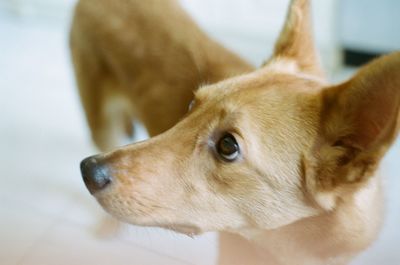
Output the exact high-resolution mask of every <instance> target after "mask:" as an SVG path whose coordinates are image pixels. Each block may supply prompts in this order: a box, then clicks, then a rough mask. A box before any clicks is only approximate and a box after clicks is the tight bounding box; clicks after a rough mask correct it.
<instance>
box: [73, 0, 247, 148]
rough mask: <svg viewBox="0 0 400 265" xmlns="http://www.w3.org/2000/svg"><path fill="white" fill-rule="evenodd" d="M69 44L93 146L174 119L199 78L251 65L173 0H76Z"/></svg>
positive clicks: (152, 130)
mask: <svg viewBox="0 0 400 265" xmlns="http://www.w3.org/2000/svg"><path fill="white" fill-rule="evenodd" d="M70 44H71V51H72V58H73V62H74V66H75V73H76V76H77V81H78V87H79V92H80V96H81V100H82V104H83V106H84V109H85V113H86V117H87V120H88V124H89V127H90V129H91V132H92V138H93V140H94V142H95V143H96V145H97V146H98V147H99V148H100V149H101V150H108V149H111V148H112V147H115V146H117V145H120V144H122V143H124V140H125V139H127V138H128V137H130V136H132V122H133V121H135V120H139V121H141V122H142V123H143V124H144V125H145V127H146V129H147V130H148V132H149V134H150V136H154V135H157V134H160V133H162V132H164V131H165V130H167V129H169V128H170V127H172V126H173V125H175V124H176V123H177V122H178V120H179V119H180V118H182V116H183V115H184V114H185V113H186V112H187V108H188V105H189V103H190V101H191V100H192V98H193V91H194V90H196V89H197V88H198V87H199V85H201V84H206V83H215V82H217V81H220V80H222V79H225V78H227V77H231V76H234V75H237V74H242V73H244V72H249V71H251V70H252V67H251V66H250V65H248V64H247V63H246V62H244V61H243V60H242V59H240V58H239V57H238V56H237V55H235V54H233V53H231V52H230V51H228V50H226V49H225V48H223V47H222V46H220V45H219V44H218V43H216V42H214V41H212V40H211V39H210V38H208V37H207V36H206V35H205V34H204V32H203V31H201V30H200V28H199V27H198V26H197V25H196V24H195V23H194V22H193V21H192V20H191V18H190V17H189V16H188V15H187V14H186V13H185V12H184V11H183V10H182V9H181V7H180V6H179V5H178V3H177V2H176V1H175V0H163V1H160V0H146V1H141V0H125V1H121V0H118V1H115V0H81V1H80V2H79V3H78V5H77V7H76V10H75V17H74V20H73V25H72V29H71V40H70Z"/></svg>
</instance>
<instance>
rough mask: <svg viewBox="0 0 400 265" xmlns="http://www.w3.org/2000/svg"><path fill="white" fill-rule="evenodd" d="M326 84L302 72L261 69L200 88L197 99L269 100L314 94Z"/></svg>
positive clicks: (205, 100)
mask: <svg viewBox="0 0 400 265" xmlns="http://www.w3.org/2000/svg"><path fill="white" fill-rule="evenodd" d="M323 86H324V83H323V81H321V80H319V79H315V78H313V77H312V76H308V75H303V74H301V73H289V72H276V71H274V70H271V69H270V68H262V69H259V70H258V71H255V72H253V73H249V74H245V75H241V76H238V77H234V78H231V79H227V80H224V81H222V82H219V83H216V84H212V85H206V86H203V87H200V88H199V89H198V90H197V91H196V92H195V101H196V102H197V103H198V104H199V103H204V102H210V101H212V102H223V103H225V104H228V103H229V102H230V101H234V102H235V104H236V105H240V104H244V103H249V102H254V101H258V100H262V101H264V102H265V101H269V100H277V99H282V97H283V98H286V99H288V97H298V96H301V95H302V94H309V93H311V94H315V93H316V92H317V93H318V91H319V90H320V89H321V88H322V87H323Z"/></svg>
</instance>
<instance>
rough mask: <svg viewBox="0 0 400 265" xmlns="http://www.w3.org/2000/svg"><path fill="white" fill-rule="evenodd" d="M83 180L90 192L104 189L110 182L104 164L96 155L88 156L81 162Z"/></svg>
mask: <svg viewBox="0 0 400 265" xmlns="http://www.w3.org/2000/svg"><path fill="white" fill-rule="evenodd" d="M80 167H81V173H82V178H83V181H84V182H85V185H86V187H87V189H88V190H89V191H90V193H91V194H94V193H95V192H97V191H99V190H102V189H104V188H105V187H106V186H108V185H109V184H110V183H111V179H112V178H111V176H110V174H109V172H108V167H107V165H106V164H104V163H102V162H101V160H100V159H98V158H96V157H88V158H86V159H84V160H83V161H82V162H81V165H80Z"/></svg>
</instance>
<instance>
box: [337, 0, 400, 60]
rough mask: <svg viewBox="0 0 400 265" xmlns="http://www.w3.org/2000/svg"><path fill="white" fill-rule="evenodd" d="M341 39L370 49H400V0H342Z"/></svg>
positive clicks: (348, 43) (353, 45) (344, 42)
mask: <svg viewBox="0 0 400 265" xmlns="http://www.w3.org/2000/svg"><path fill="white" fill-rule="evenodd" d="M339 10H340V12H339V14H340V19H339V22H340V23H339V32H340V42H341V43H342V44H343V45H344V46H346V47H348V48H353V49H354V48H355V49H364V50H366V51H371V52H388V51H393V50H400V1H399V0H379V1H377V0H363V1H360V0H341V1H340V5H339Z"/></svg>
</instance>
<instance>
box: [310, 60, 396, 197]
mask: <svg viewBox="0 0 400 265" xmlns="http://www.w3.org/2000/svg"><path fill="white" fill-rule="evenodd" d="M399 73H400V53H394V54H392V55H388V56H384V57H382V58H380V59H378V60H375V61H373V62H372V63H370V64H368V65H367V66H365V67H363V68H362V69H361V70H360V71H359V72H358V73H357V74H356V75H355V77H353V78H352V79H351V80H349V81H347V82H345V83H343V84H340V85H337V86H332V87H329V88H326V89H325V90H323V91H322V94H321V95H322V100H321V103H322V105H321V106H322V111H321V115H320V132H319V135H318V139H317V140H316V143H315V144H314V146H313V149H312V151H311V155H310V157H311V158H310V159H309V160H310V161H311V162H310V163H309V164H311V165H312V167H309V168H311V169H312V170H309V172H312V174H310V176H312V177H311V179H309V180H308V183H313V185H312V186H311V187H310V186H309V188H310V190H312V191H313V192H314V193H315V192H316V193H321V192H322V193H324V194H325V195H326V194H331V195H332V194H336V195H337V196H339V195H338V194H340V192H343V191H346V192H349V191H352V190H354V189H356V188H358V187H360V186H362V185H363V184H364V183H365V182H366V181H368V180H369V178H370V177H371V176H373V175H374V172H375V170H376V168H377V167H378V165H379V162H380V161H381V159H382V158H383V156H384V154H385V153H386V151H387V150H388V148H389V147H390V145H391V144H392V143H393V141H394V140H395V139H396V137H397V135H398V130H399V124H400V115H399V113H400V75H399ZM339 191H340V192H339ZM336 195H335V196H336ZM332 196H333V195H332ZM335 196H333V197H331V199H332V198H334V197H335Z"/></svg>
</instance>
